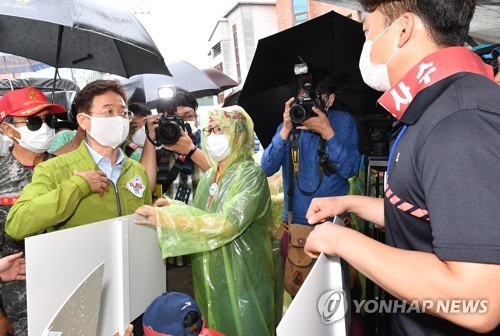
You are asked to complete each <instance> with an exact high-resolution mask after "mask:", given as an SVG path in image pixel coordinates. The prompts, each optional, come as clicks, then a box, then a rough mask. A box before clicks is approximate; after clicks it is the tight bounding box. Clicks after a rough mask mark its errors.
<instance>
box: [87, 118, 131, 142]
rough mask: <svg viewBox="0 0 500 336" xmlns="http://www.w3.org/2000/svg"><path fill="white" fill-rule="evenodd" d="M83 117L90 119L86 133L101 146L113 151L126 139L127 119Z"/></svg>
mask: <svg viewBox="0 0 500 336" xmlns="http://www.w3.org/2000/svg"><path fill="white" fill-rule="evenodd" d="M84 114H85V113H84ZM85 116H87V117H88V118H90V131H89V130H87V133H88V134H90V136H91V137H92V138H93V139H94V140H95V141H97V142H98V143H100V144H101V145H102V146H104V147H111V148H113V149H115V148H116V147H118V146H120V145H121V144H122V143H123V142H124V141H125V139H127V135H128V131H129V120H128V119H127V118H122V117H111V118H97V117H91V116H89V115H88V114H85Z"/></svg>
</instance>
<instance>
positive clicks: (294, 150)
mask: <svg viewBox="0 0 500 336" xmlns="http://www.w3.org/2000/svg"><path fill="white" fill-rule="evenodd" d="M294 128H295V127H294ZM292 133H293V131H292ZM292 133H291V134H292ZM298 139H299V133H297V135H296V136H295V135H294V136H292V135H290V172H292V171H293V173H291V174H290V176H291V179H293V176H295V180H296V181H297V187H298V188H299V190H300V192H301V193H302V194H304V195H306V196H312V195H314V194H315V193H316V192H317V191H318V189H319V187H320V186H321V183H322V182H323V165H322V164H321V157H318V173H319V177H318V185H317V186H316V189H314V190H313V191H305V190H304V189H302V188H301V187H300V181H299V171H300V146H299V141H298ZM325 142H326V140H325V139H323V138H321V139H320V140H319V144H318V155H319V153H320V151H323V152H324V148H325ZM321 148H322V149H321ZM325 154H326V152H325Z"/></svg>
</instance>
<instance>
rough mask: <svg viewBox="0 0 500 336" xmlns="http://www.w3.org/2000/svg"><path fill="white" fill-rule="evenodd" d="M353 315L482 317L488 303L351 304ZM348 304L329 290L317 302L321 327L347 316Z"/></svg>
mask: <svg viewBox="0 0 500 336" xmlns="http://www.w3.org/2000/svg"><path fill="white" fill-rule="evenodd" d="M352 304H353V306H352V307H351V308H352V309H353V311H354V312H355V313H357V314H360V313H364V314H381V313H386V314H412V313H417V314H425V313H427V312H432V311H435V312H437V313H441V312H442V313H448V314H464V313H465V314H485V313H487V312H488V300H473V299H432V300H421V301H419V300H397V299H390V300H377V299H371V300H352ZM348 307H349V305H348V302H347V296H346V293H345V292H344V291H343V290H342V289H336V290H329V291H327V292H325V293H324V294H323V295H321V297H320V298H319V299H318V313H319V315H320V316H321V320H322V321H323V323H325V324H332V323H333V322H335V321H338V320H341V319H342V318H344V316H345V315H346V313H347V310H348Z"/></svg>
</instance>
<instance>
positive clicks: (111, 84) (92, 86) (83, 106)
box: [74, 79, 127, 114]
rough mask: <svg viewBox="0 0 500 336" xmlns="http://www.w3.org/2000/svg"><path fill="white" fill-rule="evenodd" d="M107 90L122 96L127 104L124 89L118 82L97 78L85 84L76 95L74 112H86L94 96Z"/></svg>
mask: <svg viewBox="0 0 500 336" xmlns="http://www.w3.org/2000/svg"><path fill="white" fill-rule="evenodd" d="M108 91H113V92H115V93H116V94H118V95H119V96H120V97H122V99H123V101H124V102H125V104H127V96H126V95H125V91H123V87H122V86H121V84H120V82H118V81H115V80H105V79H98V80H96V81H93V82H91V83H89V84H87V85H86V86H85V87H84V88H83V90H82V91H80V92H79V93H78V95H77V96H76V98H75V102H74V104H75V110H76V113H77V114H78V113H82V112H87V111H88V110H89V109H90V106H91V105H92V101H93V100H94V97H95V96H99V95H102V94H104V93H106V92H108Z"/></svg>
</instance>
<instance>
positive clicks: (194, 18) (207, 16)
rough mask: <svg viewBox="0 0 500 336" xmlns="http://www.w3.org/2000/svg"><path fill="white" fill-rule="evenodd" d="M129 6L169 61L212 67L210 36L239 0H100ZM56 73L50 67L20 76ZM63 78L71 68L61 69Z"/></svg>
mask: <svg viewBox="0 0 500 336" xmlns="http://www.w3.org/2000/svg"><path fill="white" fill-rule="evenodd" d="M101 1H108V2H114V3H115V4H117V5H118V6H122V7H125V8H127V9H128V10H130V11H131V12H132V13H134V15H135V16H136V18H137V19H138V20H139V21H140V22H141V24H142V25H143V26H144V28H145V29H146V31H147V32H148V33H149V35H150V36H151V38H152V39H153V41H154V42H155V44H156V46H157V47H158V49H159V50H160V52H161V54H162V56H163V58H164V59H165V61H166V62H169V61H173V60H177V59H183V60H186V61H188V62H190V63H192V64H193V65H194V66H196V67H198V68H200V69H202V68H209V67H212V63H211V61H210V58H209V57H208V52H209V51H210V47H211V46H210V44H209V43H208V39H209V38H210V34H211V33H212V31H213V29H214V28H215V25H216V23H217V21H218V20H219V19H222V18H223V17H224V15H225V14H226V13H227V12H228V11H229V10H230V9H232V8H233V7H234V5H235V4H236V2H237V0H101ZM53 76H54V69H53V68H49V69H45V70H41V71H37V72H34V73H25V74H22V76H21V77H23V78H27V77H48V78H52V77H53ZM60 76H61V77H62V78H68V79H70V78H71V72H70V71H69V70H67V69H60Z"/></svg>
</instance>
